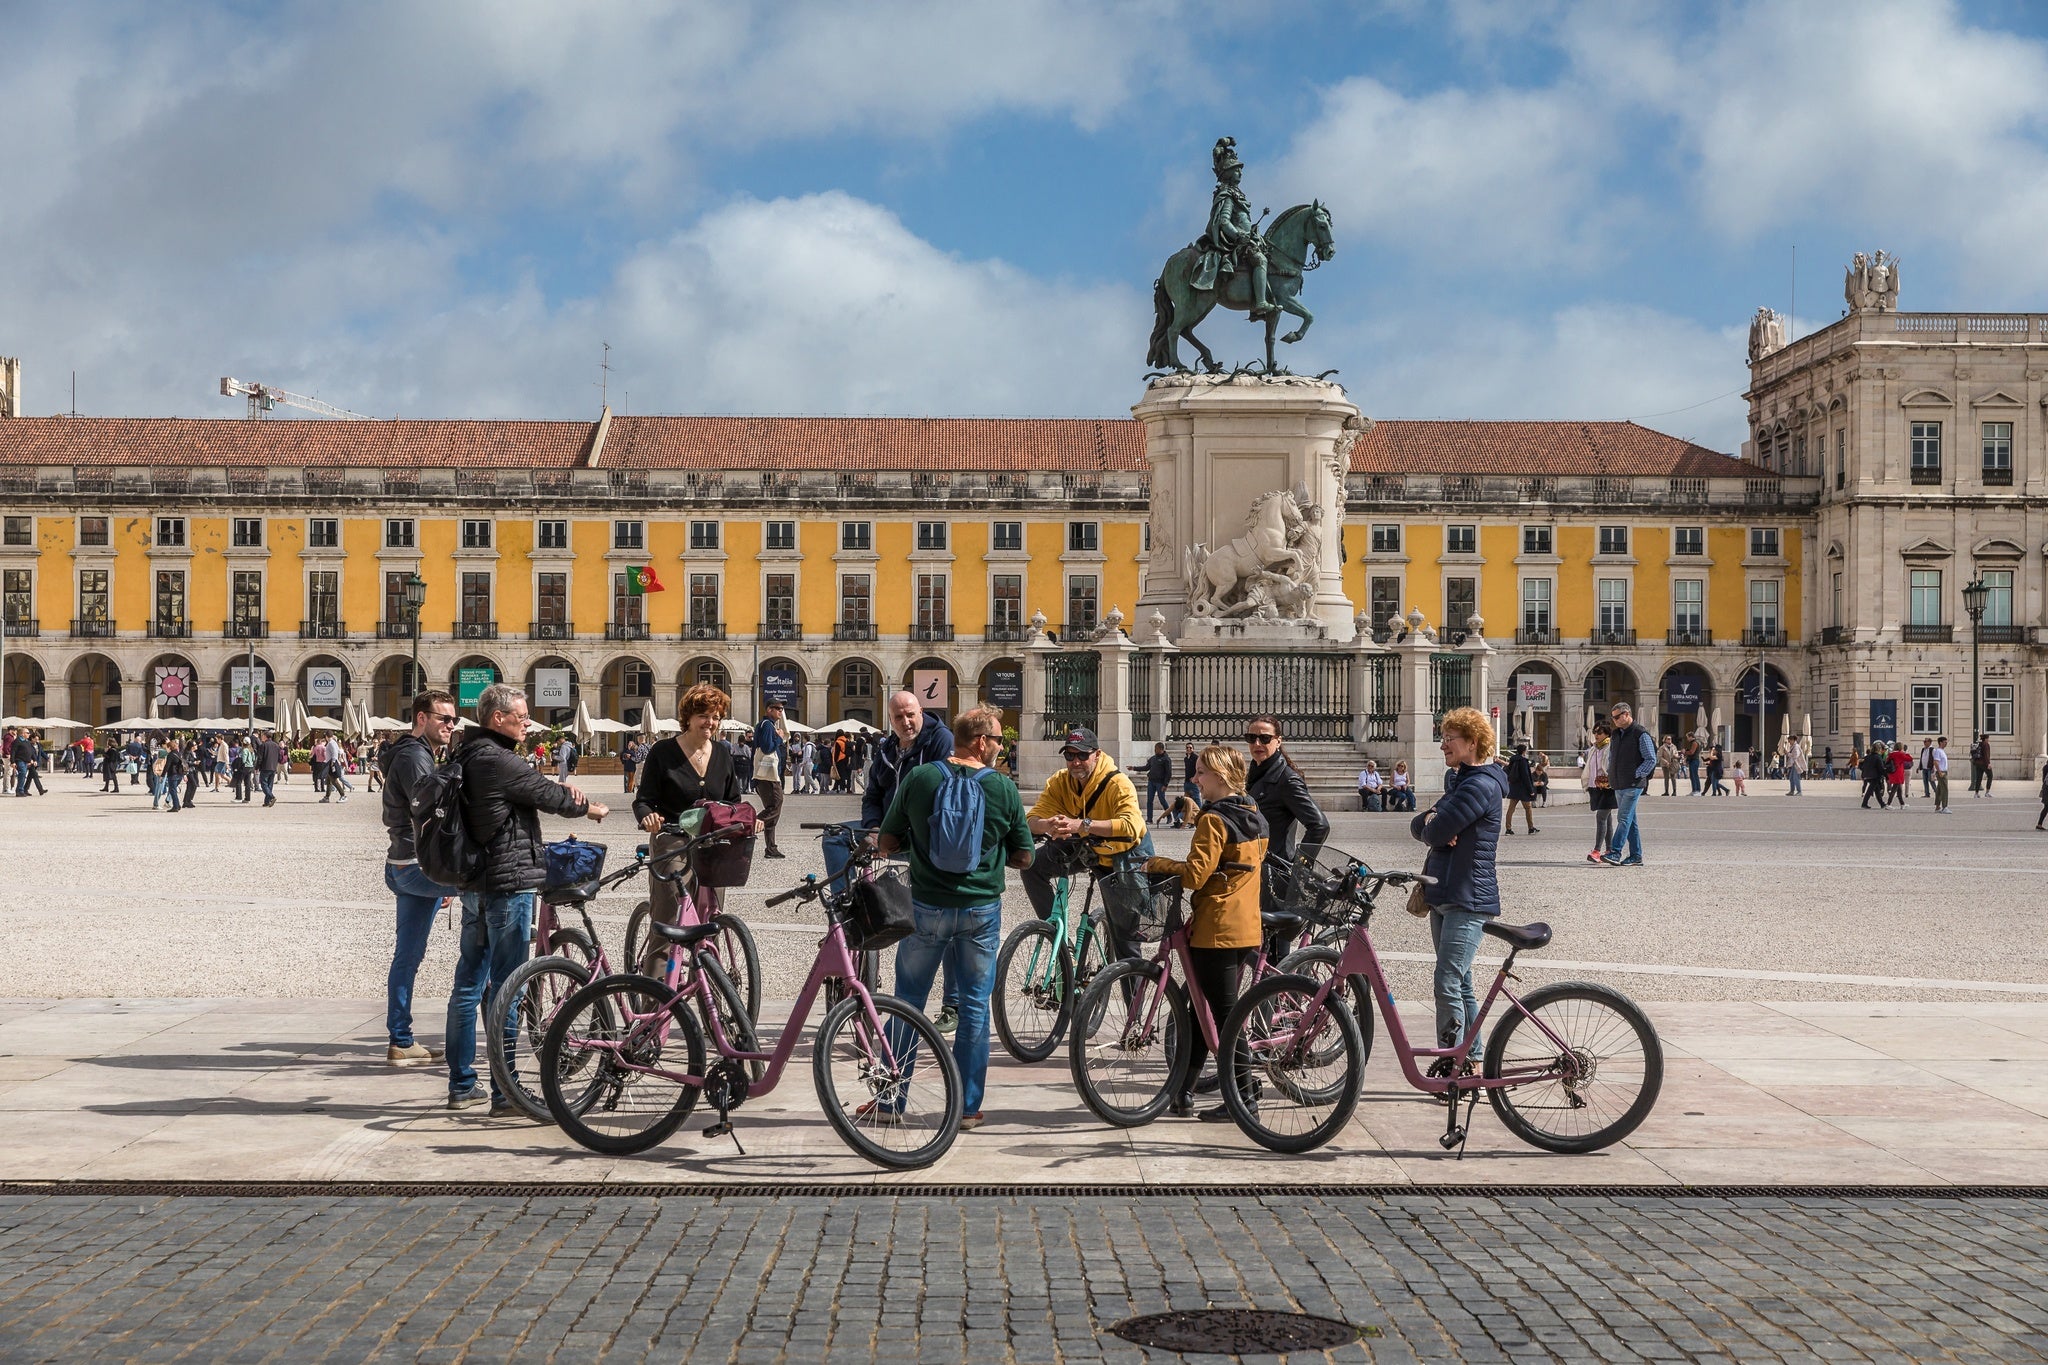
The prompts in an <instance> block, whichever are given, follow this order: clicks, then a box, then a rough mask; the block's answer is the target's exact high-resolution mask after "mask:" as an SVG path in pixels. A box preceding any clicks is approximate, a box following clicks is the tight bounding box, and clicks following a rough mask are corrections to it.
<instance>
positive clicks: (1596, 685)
mask: <svg viewBox="0 0 2048 1365" xmlns="http://www.w3.org/2000/svg"><path fill="white" fill-rule="evenodd" d="M1580 696H1581V703H1582V704H1581V706H1580V711H1579V717H1578V722H1577V724H1575V725H1573V726H1572V731H1573V734H1574V736H1575V737H1576V736H1577V734H1578V732H1579V731H1581V730H1583V729H1585V728H1586V713H1587V712H1589V711H1590V712H1591V713H1592V716H1593V719H1595V720H1599V719H1600V718H1602V717H1603V716H1605V715H1606V714H1607V713H1608V711H1610V710H1611V709H1613V706H1614V704H1615V703H1616V702H1626V703H1627V704H1628V708H1629V710H1631V711H1640V710H1641V709H1642V702H1641V701H1640V700H1639V699H1638V698H1637V696H1636V672H1635V670H1634V669H1632V668H1630V667H1629V666H1628V665H1627V664H1621V663H1614V662H1612V661H1609V662H1606V663H1598V664H1594V665H1593V667H1592V668H1591V669H1590V670H1589V671H1588V672H1587V674H1586V681H1585V685H1584V686H1583V687H1582V688H1581V689H1580ZM1638 719H1641V720H1644V721H1646V722H1647V720H1648V718H1647V717H1638Z"/></svg>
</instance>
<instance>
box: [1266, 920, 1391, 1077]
mask: <svg viewBox="0 0 2048 1365" xmlns="http://www.w3.org/2000/svg"><path fill="white" fill-rule="evenodd" d="M1343 956H1344V950H1343V948H1342V947H1341V946H1339V947H1335V948H1330V947H1324V946H1322V945H1317V946H1315V947H1312V948H1298V949H1296V950H1295V951H1294V952H1291V953H1289V954H1288V955H1287V956H1286V957H1284V958H1282V959H1281V961H1280V966H1279V970H1280V971H1283V972H1290V973H1292V974H1293V975H1295V976H1305V977H1308V978H1309V979H1310V980H1312V981H1314V982H1315V983H1316V984H1317V985H1318V986H1320V985H1322V984H1323V982H1325V981H1328V980H1329V979H1330V978H1331V977H1332V976H1334V975H1335V974H1336V971H1337V963H1338V961H1339V960H1340V959H1342V958H1343ZM1338 993H1339V994H1341V995H1342V996H1343V997H1344V1003H1345V1005H1346V1006H1347V1007H1349V1009H1350V1010H1351V1019H1352V1022H1353V1023H1355V1024H1357V1025H1358V1040H1359V1043H1360V1044H1361V1045H1362V1047H1363V1049H1364V1054H1363V1055H1364V1059H1365V1060H1366V1061H1371V1060H1372V1038H1373V1008H1372V983H1371V982H1369V981H1367V980H1366V979H1365V978H1364V977H1363V976H1360V975H1358V974H1357V973H1355V972H1354V973H1353V974H1352V975H1350V976H1348V977H1346V978H1344V984H1343V985H1342V986H1340V987H1339V988H1338ZM1329 1045H1330V1046H1331V1047H1335V1046H1336V1038H1335V1036H1334V1035H1333V1036H1332V1037H1331V1039H1330V1044H1329ZM1317 1060H1318V1061H1322V1062H1327V1061H1329V1060H1331V1058H1329V1057H1322V1058H1318V1059H1317Z"/></svg>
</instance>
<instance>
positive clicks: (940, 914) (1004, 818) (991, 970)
mask: <svg viewBox="0 0 2048 1365" xmlns="http://www.w3.org/2000/svg"><path fill="white" fill-rule="evenodd" d="M1002 734H1003V720H1002V715H1001V713H1000V712H998V711H995V710H994V709H992V708H990V707H986V706H983V707H977V708H976V709H974V710H972V711H969V712H967V713H966V714H965V715H962V716H961V717H960V718H959V719H958V720H957V721H955V722H954V724H953V753H952V756H951V757H950V758H947V759H946V760H944V761H943V762H939V763H923V764H920V765H918V766H917V767H915V768H912V769H911V770H910V771H909V772H908V773H906V774H905V775H904V777H903V780H902V782H901V783H899V784H898V785H897V788H896V796H895V799H894V800H893V801H892V802H891V803H890V805H889V810H888V813H887V814H886V815H884V816H883V817H882V825H881V829H880V833H879V847H880V848H881V851H882V852H884V853H894V852H896V851H898V850H899V849H903V848H908V849H909V851H910V903H911V908H912V909H913V910H914V911H915V912H916V915H917V931H916V932H915V933H913V934H912V935H910V937H908V938H906V939H904V940H903V942H902V943H901V944H900V945H898V947H897V949H896V994H897V995H898V996H899V997H901V998H902V999H904V1000H906V1001H908V1002H909V1003H910V1004H911V1005H912V1006H913V1007H915V1008H917V1009H920V1010H922V1009H923V1008H924V1007H925V1001H926V1000H927V999H928V998H930V996H931V989H932V978H933V977H934V976H935V975H937V974H938V970H939V965H940V964H941V963H942V962H943V963H944V964H945V967H946V975H947V978H948V979H949V980H950V981H952V982H953V983H954V985H955V986H956V987H957V988H958V989H959V991H960V1026H959V1029H958V1030H957V1031H956V1032H955V1033H954V1035H953V1060H954V1061H955V1062H956V1063H958V1065H959V1067H960V1088H961V1092H962V1093H961V1100H962V1109H963V1116H962V1118H961V1120H960V1127H961V1128H962V1130H963V1131H964V1130H967V1129H973V1128H978V1127H980V1126H981V1097H982V1091H983V1089H984V1087H985V1086H986V1083H987V1080H988V1027H989V998H990V996H991V995H993V994H994V991H995V982H996V950H997V949H998V948H999V947H1000V946H1001V943H1002V928H1003V869H1004V867H1006V866H1008V867H1013V868H1018V869H1020V870H1021V869H1023V868H1026V867H1029V866H1030V865H1031V830H1030V827H1029V826H1027V825H1026V824H1025V821H1024V802H1023V800H1022V799H1021V798H1019V797H1018V795H1017V786H1016V784H1015V783H1013V782H1011V781H1010V780H1009V779H1008V778H1007V777H1004V776H1003V775H1002V774H1001V773H998V772H993V771H990V770H989V765H990V764H992V763H994V762H995V759H996V755H997V754H998V753H1000V752H1001V751H1002V747H1003V740H1002ZM949 782H972V783H974V785H975V789H976V791H977V792H978V794H979V798H980V802H981V807H982V824H981V856H980V859H979V860H978V861H977V862H975V863H974V864H973V865H972V866H971V867H968V868H967V869H966V870H965V871H961V872H952V871H948V870H946V869H945V868H944V867H941V866H940V865H939V864H938V863H937V862H935V861H934V859H933V854H934V849H933V839H934V836H935V831H934V830H933V827H932V826H933V821H932V813H933V810H934V807H936V806H938V805H939V804H940V800H939V793H940V790H941V787H942V784H945V783H949ZM961 795H966V796H967V797H968V799H970V800H971V799H972V796H973V793H962V794H955V795H953V796H950V797H949V802H950V803H953V804H956V805H957V802H958V801H959V799H960V796H961ZM942 823H943V822H942ZM970 828H971V826H970ZM939 852H940V853H941V854H942V855H943V854H945V853H947V852H948V850H946V849H941V850H939ZM951 852H953V853H956V854H957V849H954V850H951Z"/></svg>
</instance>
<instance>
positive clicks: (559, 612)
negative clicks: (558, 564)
mask: <svg viewBox="0 0 2048 1365" xmlns="http://www.w3.org/2000/svg"><path fill="white" fill-rule="evenodd" d="M573 633H574V632H573V631H572V630H571V629H570V622H569V575H567V574H565V573H541V574H535V575H534V576H533V637H534V638H535V639H536V640H566V639H569V638H570V636H571V635H572V634H573Z"/></svg>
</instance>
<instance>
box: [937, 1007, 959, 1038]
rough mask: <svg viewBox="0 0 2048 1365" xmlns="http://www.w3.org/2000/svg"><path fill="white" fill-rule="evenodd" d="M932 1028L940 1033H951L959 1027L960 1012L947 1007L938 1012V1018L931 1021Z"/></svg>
mask: <svg viewBox="0 0 2048 1365" xmlns="http://www.w3.org/2000/svg"><path fill="white" fill-rule="evenodd" d="M932 1027H933V1028H935V1029H937V1030H938V1031H939V1032H941V1033H952V1032H953V1031H954V1030H956V1029H958V1028H959V1027H960V1011H959V1010H957V1009H955V1008H954V1007H953V1006H951V1005H947V1006H945V1007H944V1008H942V1009H941V1010H940V1011H939V1017H938V1018H936V1019H934V1020H932Z"/></svg>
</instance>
